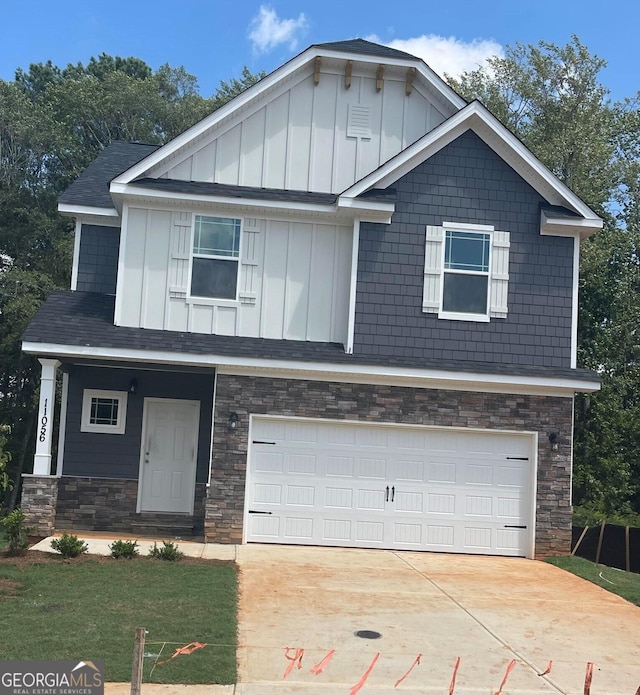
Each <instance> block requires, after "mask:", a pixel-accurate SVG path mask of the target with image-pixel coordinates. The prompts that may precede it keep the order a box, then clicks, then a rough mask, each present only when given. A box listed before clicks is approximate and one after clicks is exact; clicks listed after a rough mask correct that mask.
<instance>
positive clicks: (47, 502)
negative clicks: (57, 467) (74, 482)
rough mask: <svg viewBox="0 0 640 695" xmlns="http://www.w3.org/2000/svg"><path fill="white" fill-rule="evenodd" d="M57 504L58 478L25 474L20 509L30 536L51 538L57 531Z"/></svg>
mask: <svg viewBox="0 0 640 695" xmlns="http://www.w3.org/2000/svg"><path fill="white" fill-rule="evenodd" d="M57 503H58V478H57V476H55V475H31V474H28V473H25V474H23V476H22V501H21V503H20V508H21V509H22V511H23V513H24V516H25V522H24V523H25V527H26V529H27V533H28V534H29V535H34V536H50V535H51V534H52V533H53V532H54V531H55V522H56V505H57Z"/></svg>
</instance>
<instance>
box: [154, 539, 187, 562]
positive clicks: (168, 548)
mask: <svg viewBox="0 0 640 695" xmlns="http://www.w3.org/2000/svg"><path fill="white" fill-rule="evenodd" d="M149 557H155V558H156V559H158V560H167V561H168V562H177V561H178V560H180V559H181V558H182V557H183V553H181V552H180V551H179V550H178V546H177V545H176V544H175V543H172V542H171V541H162V547H160V548H158V544H157V543H154V544H153V548H151V550H150V551H149Z"/></svg>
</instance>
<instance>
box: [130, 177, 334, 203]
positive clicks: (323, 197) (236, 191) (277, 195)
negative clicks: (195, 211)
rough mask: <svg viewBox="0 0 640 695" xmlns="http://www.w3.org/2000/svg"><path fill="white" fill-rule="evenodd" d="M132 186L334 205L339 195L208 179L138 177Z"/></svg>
mask: <svg viewBox="0 0 640 695" xmlns="http://www.w3.org/2000/svg"><path fill="white" fill-rule="evenodd" d="M131 185H132V186H140V187H142V188H152V189H153V190H155V191H171V192H172V193H192V194H194V195H210V196H224V197H230V198H253V199H258V200H281V201H290V202H297V203H317V204H318V205H333V204H334V203H335V202H336V200H337V198H338V196H337V195H335V194H333V193H313V192H310V191H288V190H280V189H277V188H254V187H252V186H232V185H228V184H224V183H209V182H206V181H178V180H176V179H148V178H144V179H136V180H135V181H132V182H131Z"/></svg>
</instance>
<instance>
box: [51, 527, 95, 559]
mask: <svg viewBox="0 0 640 695" xmlns="http://www.w3.org/2000/svg"><path fill="white" fill-rule="evenodd" d="M51 547H52V548H53V549H54V550H57V551H58V552H59V553H60V555H62V557H64V558H69V557H77V556H78V555H81V554H82V553H86V552H87V550H89V546H88V545H87V544H86V543H85V542H84V541H81V540H80V539H79V538H78V536H74V535H70V534H68V533H63V534H62V535H61V536H60V538H54V539H53V540H52V541H51Z"/></svg>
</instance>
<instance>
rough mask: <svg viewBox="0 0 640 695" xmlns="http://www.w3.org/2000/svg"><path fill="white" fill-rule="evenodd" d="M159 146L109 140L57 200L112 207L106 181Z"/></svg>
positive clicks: (73, 203) (62, 202)
mask: <svg viewBox="0 0 640 695" xmlns="http://www.w3.org/2000/svg"><path fill="white" fill-rule="evenodd" d="M158 147H159V146H158V145H141V144H139V143H135V142H120V141H116V142H112V143H111V144H110V145H109V146H108V147H106V148H105V149H104V150H102V152H100V154H99V155H98V156H97V157H96V158H95V159H94V160H93V162H91V164H89V166H88V167H87V168H86V169H85V170H84V171H83V172H82V173H81V174H80V176H78V178H77V179H76V180H75V181H74V182H73V183H72V184H71V185H70V186H69V188H67V190H66V191H65V192H64V193H63V194H62V195H61V196H60V198H58V202H59V203H61V204H64V205H88V206H90V207H96V208H113V201H112V200H111V194H110V193H109V183H110V182H111V181H112V180H113V179H114V178H115V177H116V176H119V175H120V174H122V172H124V171H126V170H127V169H130V168H131V167H132V166H133V165H134V164H137V163H138V162H140V161H141V160H143V159H144V158H145V157H148V156H149V155H150V154H151V153H152V152H155V151H156V150H157V149H158Z"/></svg>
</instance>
